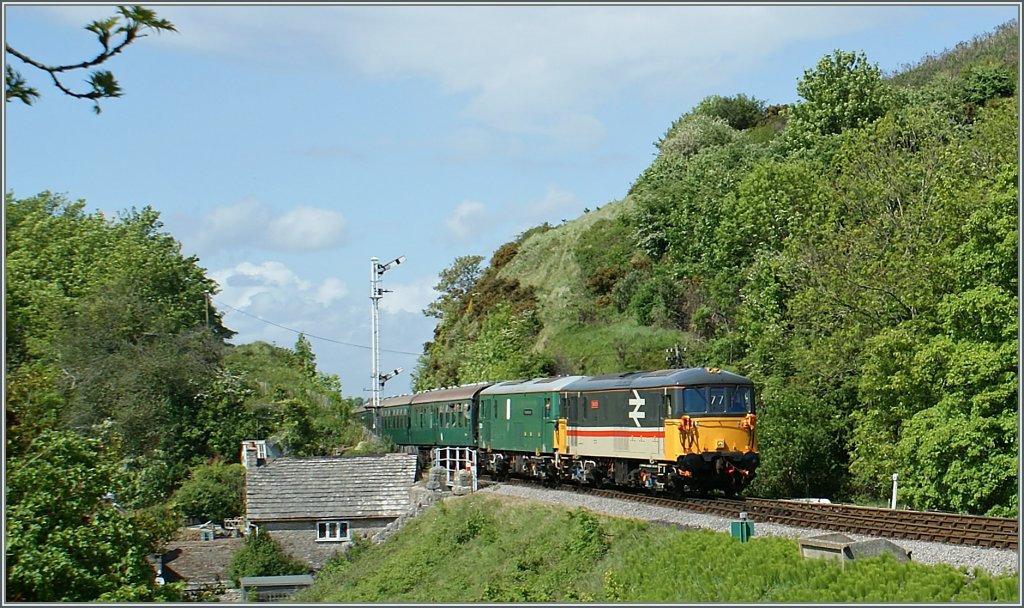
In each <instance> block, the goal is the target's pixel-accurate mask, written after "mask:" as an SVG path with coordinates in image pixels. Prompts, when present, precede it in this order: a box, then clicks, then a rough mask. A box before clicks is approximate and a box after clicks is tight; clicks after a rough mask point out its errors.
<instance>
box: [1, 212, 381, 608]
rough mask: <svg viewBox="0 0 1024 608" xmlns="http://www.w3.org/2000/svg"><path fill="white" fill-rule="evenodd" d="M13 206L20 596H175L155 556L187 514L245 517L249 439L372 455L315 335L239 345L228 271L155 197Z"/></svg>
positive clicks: (15, 568)
mask: <svg viewBox="0 0 1024 608" xmlns="http://www.w3.org/2000/svg"><path fill="white" fill-rule="evenodd" d="M5 207H6V209H5V211H6V225H5V229H6V239H7V240H6V243H7V247H6V252H5V253H6V259H5V266H6V268H5V271H6V288H7V292H6V314H7V319H6V321H7V325H6V330H7V334H6V338H7V343H6V349H7V350H6V361H5V362H6V368H5V372H6V373H5V376H6V395H7V400H6V403H5V423H6V427H5V431H6V433H5V442H6V445H5V447H6V459H7V460H6V472H7V493H6V509H5V511H4V516H5V530H6V539H5V540H6V546H5V558H6V560H5V566H6V574H7V585H6V589H7V596H6V597H7V599H8V600H12V601H74V602H78V601H91V600H97V599H104V600H107V601H143V600H147V599H175V597H176V596H175V593H177V591H178V590H177V589H176V587H174V586H173V585H169V586H166V587H157V586H155V584H154V576H155V573H154V571H153V569H152V567H150V566H149V564H148V563H147V562H146V555H147V554H148V553H151V552H153V551H156V550H157V549H158V548H159V547H160V546H161V544H162V543H163V542H165V541H166V540H167V539H168V538H169V537H170V536H171V534H172V533H173V532H174V531H175V530H176V529H177V528H178V527H179V526H180V525H181V523H182V521H183V517H187V516H192V517H199V518H201V519H203V520H204V521H205V520H207V519H212V520H216V521H220V520H222V519H224V518H226V517H234V516H237V515H240V514H241V509H242V493H243V484H242V476H241V466H240V465H239V464H237V463H238V460H239V450H240V444H241V441H242V440H245V439H272V440H274V441H275V442H276V443H277V444H278V445H280V446H281V447H282V448H283V449H284V450H285V451H286V453H288V454H296V455H316V454H331V453H335V452H344V451H349V450H354V449H355V448H356V446H358V445H359V444H360V443H362V444H363V446H364V447H363V448H362V449H363V450H365V449H368V448H367V447H366V445H367V444H366V442H365V441H364V439H365V436H364V433H363V431H362V429H360V428H359V427H358V425H357V424H356V423H355V422H354V421H352V420H350V418H349V413H350V411H351V409H352V407H353V406H354V405H356V404H358V401H355V400H352V399H344V398H342V394H341V384H340V382H339V380H338V378H337V376H333V375H328V374H323V373H321V372H319V371H318V370H317V368H316V361H315V357H314V356H313V351H312V349H311V348H310V344H309V341H308V340H307V339H306V338H305V337H304V336H301V335H300V336H299V337H298V339H297V340H296V344H295V347H294V349H287V348H280V347H276V346H271V345H269V344H265V343H260V342H257V343H253V344H245V345H241V346H231V345H229V344H227V342H226V339H227V338H229V337H231V335H232V333H233V332H231V331H230V330H229V329H227V328H226V327H224V326H223V324H222V322H221V315H220V313H219V312H218V311H217V310H215V309H214V308H213V307H210V306H208V305H207V302H208V300H207V294H213V293H215V292H216V285H215V283H214V282H213V281H212V280H210V279H209V278H208V277H207V276H206V274H205V271H204V270H203V269H202V268H201V267H200V266H199V264H198V260H197V259H195V258H186V257H184V256H182V255H181V252H180V245H179V244H178V242H177V241H175V240H174V239H173V238H172V237H171V236H170V235H168V234H166V233H163V232H161V230H160V229H161V223H160V221H159V217H158V215H157V213H156V212H154V211H153V210H152V209H149V208H145V209H142V210H135V209H133V210H131V211H130V212H126V213H124V214H121V215H120V216H119V217H117V218H113V219H111V218H107V217H104V216H103V215H102V214H99V213H93V214H89V213H86V212H85V211H84V207H85V204H84V202H83V201H77V202H71V201H68V200H66V199H65V198H64V197H62V196H58V195H53V194H51V193H42V194H40V195H38V196H35V197H31V198H28V199H16V198H14V196H13V194H10V193H8V194H7V195H6V197H5ZM83 548H84V549H83Z"/></svg>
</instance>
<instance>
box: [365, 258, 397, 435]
mask: <svg viewBox="0 0 1024 608" xmlns="http://www.w3.org/2000/svg"><path fill="white" fill-rule="evenodd" d="M404 261H405V256H404V255H403V256H399V257H397V258H395V259H394V260H391V261H390V262H388V263H387V264H381V263H380V261H379V260H378V259H377V258H375V257H374V258H370V302H371V306H370V333H371V335H370V358H371V359H372V362H371V369H370V377H371V378H372V379H373V384H372V387H371V389H370V390H371V395H372V396H371V399H370V402H371V407H372V409H373V428H374V429H375V430H379V429H380V392H381V391H382V390H383V389H384V383H385V382H387V381H388V380H390V379H391V378H393V377H395V376H396V375H398V374H399V372H401V371H402V369H401V368H398V369H396V370H395V371H393V372H391V373H390V374H387V375H382V374H381V373H380V327H379V325H380V299H381V298H382V297H384V294H385V293H389V292H388V290H386V289H381V288H380V277H381V275H383V274H384V273H385V272H387V271H388V270H390V269H391V268H392V267H394V266H398V265H399V264H401V263H402V262H404Z"/></svg>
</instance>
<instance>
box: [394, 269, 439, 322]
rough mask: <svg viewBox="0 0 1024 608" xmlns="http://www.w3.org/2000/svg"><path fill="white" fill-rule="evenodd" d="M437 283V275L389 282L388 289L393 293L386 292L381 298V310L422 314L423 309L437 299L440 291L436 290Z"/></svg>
mask: <svg viewBox="0 0 1024 608" xmlns="http://www.w3.org/2000/svg"><path fill="white" fill-rule="evenodd" d="M435 284H437V277H432V278H428V279H421V280H419V281H414V282H412V283H394V284H393V285H392V284H390V283H389V284H388V285H387V289H390V290H391V293H388V294H385V295H384V297H383V298H381V299H380V310H381V311H382V312H385V313H389V314H398V313H401V312H406V313H412V314H415V315H420V314H422V312H423V309H424V308H426V307H427V306H428V305H429V304H430V303H431V302H433V301H434V300H436V299H437V296H438V293H437V292H436V291H434V285H435Z"/></svg>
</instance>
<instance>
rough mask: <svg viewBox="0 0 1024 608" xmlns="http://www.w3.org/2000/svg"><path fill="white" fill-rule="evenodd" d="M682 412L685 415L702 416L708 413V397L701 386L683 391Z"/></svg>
mask: <svg viewBox="0 0 1024 608" xmlns="http://www.w3.org/2000/svg"><path fill="white" fill-rule="evenodd" d="M683 411H684V412H685V413H687V414H704V413H706V412H707V411H708V396H707V392H706V390H705V388H704V387H703V386H702V387H700V388H688V389H684V390H683Z"/></svg>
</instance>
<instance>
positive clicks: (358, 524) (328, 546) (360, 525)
mask: <svg viewBox="0 0 1024 608" xmlns="http://www.w3.org/2000/svg"><path fill="white" fill-rule="evenodd" d="M344 521H347V522H348V525H349V528H348V533H349V538H355V537H356V536H368V537H373V536H374V535H375V534H378V533H379V532H380V531H382V530H384V529H385V528H386V527H387V526H388V525H389V524H390V523H391V522H393V521H394V519H393V518H377V519H348V520H344ZM260 529H261V530H263V531H265V532H268V533H270V536H271V537H272V538H273V539H274V540H275V541H277V542H278V544H280V545H281V547H282V548H283V549H284V550H285V551H286V552H287V553H288V554H289V555H291V556H292V557H294V558H295V559H298V560H301V561H303V562H305V563H307V564H309V566H310V567H311V568H312V569H313V570H314V571H316V570H319V569H321V568H323V567H324V564H326V563H327V560H329V559H331V557H333V556H334V555H335V554H336V553H338V552H344V551H347V550H348V547H349V546H350V545H351V544H352V543H351V542H349V541H318V540H317V539H316V522H315V521H299V522H266V523H263V524H261V525H260Z"/></svg>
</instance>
